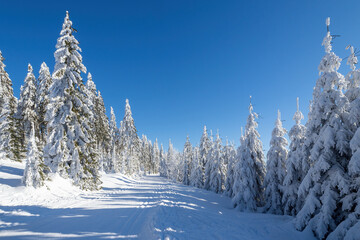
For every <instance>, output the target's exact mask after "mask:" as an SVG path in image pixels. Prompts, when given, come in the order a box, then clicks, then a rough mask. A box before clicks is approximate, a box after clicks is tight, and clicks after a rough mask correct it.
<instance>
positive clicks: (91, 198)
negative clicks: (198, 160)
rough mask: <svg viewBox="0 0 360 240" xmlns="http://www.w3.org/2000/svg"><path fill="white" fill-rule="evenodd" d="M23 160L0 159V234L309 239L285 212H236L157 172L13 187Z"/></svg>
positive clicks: (219, 198) (16, 236) (21, 236)
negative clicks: (85, 183) (82, 184)
mask: <svg viewBox="0 0 360 240" xmlns="http://www.w3.org/2000/svg"><path fill="white" fill-rule="evenodd" d="M23 168H24V165H23V164H21V163H14V162H10V161H7V160H0V238H6V239H48V238H51V239H60V238H73V239H79V238H82V239H132V238H136V239H255V240H257V239H266V240H269V239H277V240H279V239H292V240H296V239H313V237H312V233H311V232H297V231H296V230H295V229H294V227H293V224H292V218H291V217H287V216H276V215H270V214H254V213H241V212H238V211H236V210H234V209H232V208H231V202H230V199H229V198H227V197H223V196H221V195H218V194H215V193H212V192H209V191H204V190H200V189H196V188H192V187H187V186H183V185H180V184H175V183H171V182H168V181H167V180H165V179H163V178H161V177H158V176H146V177H143V178H141V179H139V180H133V179H129V178H127V177H124V176H122V175H118V174H108V175H103V177H102V181H103V189H102V190H101V191H97V192H86V191H80V190H79V189H77V188H76V187H73V186H72V185H71V184H70V182H69V181H67V180H64V179H62V178H60V177H56V176H55V179H54V180H53V181H52V182H47V183H46V185H47V187H43V188H41V189H37V190H35V189H32V188H25V187H23V186H21V175H22V172H23Z"/></svg>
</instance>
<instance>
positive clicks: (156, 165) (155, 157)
mask: <svg viewBox="0 0 360 240" xmlns="http://www.w3.org/2000/svg"><path fill="white" fill-rule="evenodd" d="M152 155H153V157H152V160H153V162H152V164H151V173H153V174H154V173H158V171H159V165H160V151H159V144H158V140H157V139H155V143H154V145H153V150H152Z"/></svg>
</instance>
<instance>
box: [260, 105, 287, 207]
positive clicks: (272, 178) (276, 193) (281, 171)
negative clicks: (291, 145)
mask: <svg viewBox="0 0 360 240" xmlns="http://www.w3.org/2000/svg"><path fill="white" fill-rule="evenodd" d="M285 134H286V130H285V129H284V128H283V126H282V122H281V114H280V111H279V110H278V117H277V119H276V122H275V128H274V130H273V131H272V137H271V140H270V149H269V151H268V153H267V162H266V176H265V181H264V186H265V209H264V210H265V211H266V212H269V213H273V214H282V213H283V204H282V197H283V191H284V187H283V182H284V178H285V174H286V168H285V162H286V159H287V155H288V151H287V149H286V147H287V143H288V142H287V140H286V138H285V137H284V136H285Z"/></svg>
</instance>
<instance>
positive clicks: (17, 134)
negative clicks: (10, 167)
mask: <svg viewBox="0 0 360 240" xmlns="http://www.w3.org/2000/svg"><path fill="white" fill-rule="evenodd" d="M0 86H1V88H0V94H1V96H0V107H1V109H0V110H1V112H0V152H1V153H4V154H5V157H7V158H9V159H11V160H15V161H22V160H23V159H24V158H25V153H26V150H25V146H24V145H23V135H22V133H21V129H22V128H21V123H20V120H19V119H17V118H15V114H16V109H17V99H16V97H15V96H14V91H13V87H12V82H11V79H10V77H9V75H8V73H7V72H6V71H5V64H4V58H3V56H2V53H1V51H0Z"/></svg>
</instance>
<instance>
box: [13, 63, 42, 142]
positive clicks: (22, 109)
mask: <svg viewBox="0 0 360 240" xmlns="http://www.w3.org/2000/svg"><path fill="white" fill-rule="evenodd" d="M36 87H37V86H36V78H35V76H34V73H33V68H32V66H31V64H29V65H28V73H27V75H26V78H25V81H24V85H23V86H21V90H20V100H19V103H18V107H17V113H16V115H17V116H16V117H17V118H18V119H20V121H21V123H22V126H21V128H22V129H21V130H22V132H23V134H24V135H23V139H24V142H25V144H27V140H28V138H29V137H30V131H31V125H32V124H34V127H35V132H38V116H37V114H36V106H35V104H36Z"/></svg>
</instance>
